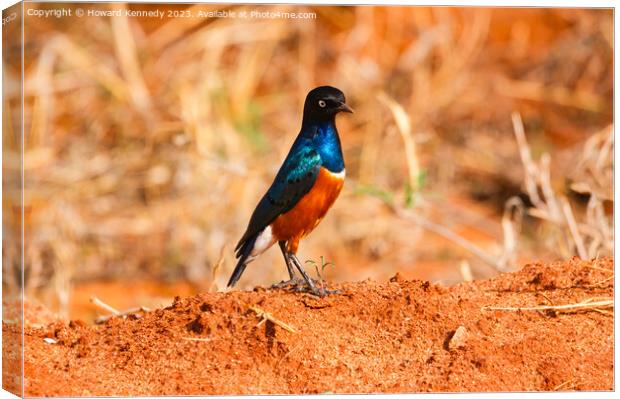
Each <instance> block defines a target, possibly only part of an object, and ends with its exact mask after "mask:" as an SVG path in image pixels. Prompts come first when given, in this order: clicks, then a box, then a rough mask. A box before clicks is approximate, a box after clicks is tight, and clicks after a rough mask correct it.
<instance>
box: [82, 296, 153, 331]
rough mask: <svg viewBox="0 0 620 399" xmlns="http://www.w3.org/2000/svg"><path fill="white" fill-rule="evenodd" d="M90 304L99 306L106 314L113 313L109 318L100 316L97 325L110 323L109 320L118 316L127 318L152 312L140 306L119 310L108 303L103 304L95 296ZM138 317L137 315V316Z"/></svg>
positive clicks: (96, 320)
mask: <svg viewBox="0 0 620 399" xmlns="http://www.w3.org/2000/svg"><path fill="white" fill-rule="evenodd" d="M90 302H91V303H92V304H93V305H95V306H97V307H98V308H101V309H103V310H105V311H106V312H109V313H111V315H108V316H99V317H97V318H96V319H95V324H101V323H105V322H106V321H108V320H109V319H111V318H112V317H116V316H120V317H125V316H128V315H135V314H136V313H140V312H150V311H151V309H149V308H147V307H146V306H140V307H137V308H131V309H127V310H123V311H120V310H117V309H116V308H114V307H112V306H110V305H108V304H107V303H105V302H103V301H102V300H101V299H99V298H97V297H95V296H93V297H91V298H90ZM136 316H137V315H136Z"/></svg>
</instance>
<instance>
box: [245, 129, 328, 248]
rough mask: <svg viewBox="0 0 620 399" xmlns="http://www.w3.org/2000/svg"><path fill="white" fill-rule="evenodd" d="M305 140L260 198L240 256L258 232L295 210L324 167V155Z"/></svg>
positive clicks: (299, 143)
mask: <svg viewBox="0 0 620 399" xmlns="http://www.w3.org/2000/svg"><path fill="white" fill-rule="evenodd" d="M303 144H304V143H303V141H300V142H295V145H293V148H292V149H291V151H290V152H289V154H288V156H287V157H286V159H285V161H284V163H283V164H282V167H281V168H280V170H279V171H278V174H277V175H276V177H275V179H274V181H273V183H272V184H271V187H269V190H267V193H266V194H265V195H264V196H263V198H262V199H261V200H260V202H259V203H258V205H257V206H256V209H255V210H254V213H252V217H251V218H250V222H249V224H248V228H247V230H246V232H245V234H244V235H243V237H241V240H239V243H238V244H237V246H236V247H235V251H237V253H236V255H237V258H240V257H242V256H243V252H244V251H243V248H244V244H245V243H246V242H248V241H249V239H250V238H253V240H256V236H257V235H258V234H259V233H260V232H261V231H262V230H263V229H264V228H265V227H267V226H268V225H269V224H271V222H273V221H274V220H275V219H276V218H277V217H278V216H279V215H281V214H282V213H286V212H288V211H289V210H291V209H292V208H293V207H294V206H295V205H296V204H297V202H299V200H300V199H301V197H303V196H304V195H306V194H307V193H308V192H309V191H310V189H312V186H314V183H315V181H316V179H317V176H318V175H319V171H320V170H321V164H322V162H321V156H320V155H319V153H318V152H317V151H316V150H314V149H313V148H312V147H309V146H304V145H303Z"/></svg>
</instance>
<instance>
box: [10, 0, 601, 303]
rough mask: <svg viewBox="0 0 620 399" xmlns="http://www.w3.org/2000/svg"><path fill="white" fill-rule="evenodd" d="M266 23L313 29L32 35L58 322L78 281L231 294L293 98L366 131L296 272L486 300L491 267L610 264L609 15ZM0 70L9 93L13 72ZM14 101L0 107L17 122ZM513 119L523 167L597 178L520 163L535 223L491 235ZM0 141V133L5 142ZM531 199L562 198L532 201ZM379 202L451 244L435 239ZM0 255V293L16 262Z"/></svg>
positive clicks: (36, 243)
mask: <svg viewBox="0 0 620 399" xmlns="http://www.w3.org/2000/svg"><path fill="white" fill-rule="evenodd" d="M117 6H121V5H115V6H113V7H117ZM28 7H52V5H45V4H34V3H30V4H29V5H28ZM97 7H106V6H105V5H98V6H97ZM111 7H112V6H111ZM130 7H137V8H139V7H148V6H145V5H132V6H130ZM183 7H186V6H183V5H177V6H170V8H183ZM222 7H223V6H217V5H213V6H208V5H194V6H189V8H190V9H191V10H193V11H197V10H198V9H207V8H208V9H211V10H214V9H221V8H222ZM253 7H255V6H246V5H238V6H235V7H233V8H235V9H237V10H238V11H239V10H241V9H250V8H253ZM227 8H228V7H227ZM267 8H270V9H279V10H289V9H299V10H305V11H314V12H316V13H317V18H316V19H315V20H305V21H295V23H291V21H287V20H254V19H246V20H243V19H212V20H204V19H198V18H195V19H193V18H189V19H182V18H179V19H167V20H164V21H161V22H154V21H152V20H143V19H125V18H114V19H105V18H92V19H89V20H88V24H83V23H80V24H77V23H76V24H72V23H67V22H66V21H61V20H55V19H46V20H41V19H37V20H36V24H35V23H34V22H35V21H34V20H27V21H26V27H27V32H28V34H27V36H26V41H27V43H26V49H27V52H26V54H25V85H24V89H25V92H24V94H25V104H26V109H25V110H24V111H25V120H26V125H25V126H24V132H25V134H26V148H25V154H24V164H25V174H26V182H25V185H26V191H25V193H24V197H25V198H24V199H25V228H26V239H27V245H26V253H25V264H26V268H27V280H26V287H27V292H29V293H39V294H40V295H42V296H43V297H44V298H45V301H46V303H48V305H50V306H52V305H53V306H55V307H56V308H57V309H60V310H64V311H65V312H66V311H67V307H68V303H69V302H70V300H71V292H72V289H73V285H74V284H75V283H76V282H79V281H80V280H88V279H103V278H115V279H127V280H128V281H132V282H135V281H139V279H140V278H142V277H144V276H156V277H158V278H161V279H162V281H165V280H166V279H173V278H185V279H189V280H191V281H193V282H194V283H195V284H196V285H197V286H198V287H200V289H205V290H206V289H211V290H214V289H217V288H218V287H223V286H224V283H225V279H226V278H227V277H228V274H229V273H230V271H231V269H232V267H233V257H232V253H231V251H230V248H232V246H234V243H235V242H236V240H237V239H238V237H239V236H240V234H241V233H242V231H243V229H244V228H245V224H246V223H247V219H248V217H249V215H250V213H251V211H252V209H253V207H254V205H255V204H256V202H257V200H258V199H259V197H260V195H261V194H262V192H263V191H264V190H265V188H266V187H267V186H268V184H269V183H270V181H271V179H272V177H273V175H274V173H275V171H276V170H277V167H278V165H279V164H280V162H281V160H282V159H283V157H284V156H285V154H286V152H287V150H288V148H289V146H290V144H291V142H292V140H293V137H294V135H295V133H296V132H297V129H298V127H299V123H300V112H301V106H302V102H303V98H304V95H305V93H306V92H307V91H308V89H309V88H311V87H313V86H315V85H318V84H324V83H330V84H333V85H335V86H338V87H340V88H341V89H343V91H344V92H345V93H346V94H347V97H348V99H349V101H350V102H351V103H352V106H353V108H355V110H356V113H355V114H354V115H353V117H350V118H342V119H341V120H339V122H338V123H339V129H340V131H341V134H342V142H343V146H344V152H345V158H346V161H347V177H348V181H347V184H346V185H345V190H344V192H343V194H342V196H341V198H340V199H339V201H338V202H337V203H336V205H335V207H334V209H333V210H332V211H331V212H330V216H329V217H328V218H326V219H325V221H324V222H323V223H322V225H321V226H320V227H319V229H318V230H317V231H316V232H315V233H314V234H313V235H312V236H310V238H309V239H308V240H306V241H305V242H304V244H303V246H302V253H301V255H302V257H305V258H315V259H316V258H318V257H319V255H324V256H325V258H327V259H330V260H333V261H334V263H335V264H336V266H337V267H336V268H330V270H329V271H328V276H326V277H327V278H328V279H336V280H358V279H362V278H365V277H377V278H386V277H387V276H389V275H392V274H394V272H395V271H396V270H401V271H403V270H405V271H408V273H409V275H413V276H421V277H424V278H433V279H436V280H445V281H448V282H450V281H452V282H454V281H458V280H459V279H461V278H462V277H461V273H460V268H459V264H461V261H462V260H463V259H467V260H468V261H469V265H470V269H471V274H472V275H473V278H476V277H478V276H481V275H484V274H485V273H487V274H488V273H490V271H489V268H488V267H487V266H484V265H485V264H490V265H493V268H492V270H493V271H492V272H496V271H495V269H499V270H507V269H510V268H511V267H514V265H516V264H517V262H518V261H519V260H522V259H524V258H529V259H531V258H550V257H556V256H568V255H569V254H572V253H579V254H580V255H582V256H584V257H588V256H593V255H596V254H600V255H603V254H604V253H606V251H608V250H609V248H611V246H610V245H611V243H612V242H613V231H612V230H613V229H612V228H611V224H610V223H609V221H610V217H611V216H610V213H609V211H608V210H607V211H606V207H608V205H609V201H610V200H611V199H612V197H611V194H610V192H611V191H610V188H611V174H610V171H612V170H613V169H612V166H613V165H612V162H613V161H612V157H611V154H612V152H613V135H612V134H611V133H609V132H611V131H612V129H611V127H610V123H611V115H612V113H611V101H612V70H611V60H612V55H613V53H612V52H613V45H612V42H611V37H612V35H611V32H612V25H611V21H612V14H611V12H609V11H605V10H562V9H554V10H535V9H528V10H526V9H520V10H502V9H496V10H490V9H451V8H435V9H432V8H418V7H410V8H404V7H385V8H373V7H347V8H344V7H315V8H312V7H307V6H300V7H295V6H268V7H267ZM6 65H7V66H6V67H5V73H6V74H7V77H8V78H9V79H10V78H13V79H15V78H16V76H17V71H18V70H17V69H16V66H15V65H14V64H12V63H11V62H10V61H9V62H8V63H7V64H6ZM18 88H19V86H15V85H8V86H7V89H6V93H5V94H6V98H7V100H6V101H5V110H8V111H9V112H11V113H14V112H15V111H16V108H15V107H14V104H15V98H16V96H17V95H18V93H19V92H18ZM515 110H516V111H518V112H519V114H520V115H523V119H524V123H525V127H524V128H523V131H525V130H527V134H528V140H531V143H533V144H531V145H532V148H533V149H532V150H531V152H534V153H536V154H537V153H539V152H541V151H542V150H541V149H544V150H545V151H544V152H550V153H551V154H552V155H554V156H555V154H556V152H557V151H559V149H560V148H567V147H570V148H581V146H578V145H576V144H579V143H582V142H583V141H584V140H589V141H587V143H588V144H586V149H585V151H584V154H583V157H582V162H581V163H580V164H579V165H580V166H579V168H577V169H578V170H581V171H582V172H584V173H586V172H587V173H586V174H587V175H588V176H590V177H591V178H589V180H588V179H586V180H584V179H581V178H578V177H579V176H573V175H572V173H574V172H575V173H576V171H575V168H574V166H575V163H573V164H571V163H567V164H565V165H564V166H558V167H557V168H553V169H552V171H553V173H550V171H551V169H550V160H551V157H550V156H543V157H541V162H540V164H539V165H538V166H537V167H538V170H537V173H538V175H537V176H538V177H540V178H543V181H536V180H534V182H532V181H531V179H532V174H531V173H530V172H532V170H531V165H532V164H534V161H533V156H531V155H530V157H529V158H528V159H527V162H528V164H527V165H526V166H527V168H529V169H527V173H526V179H529V180H526V182H528V185H527V186H526V187H525V188H526V191H525V192H526V194H527V196H528V197H530V199H531V201H532V202H533V205H534V206H533V207H525V206H524V205H522V204H520V203H519V202H517V201H510V202H508V204H506V206H505V210H504V213H503V215H502V212H501V211H499V212H494V210H496V209H497V210H499V209H503V208H504V204H505V203H506V199H508V198H510V197H511V196H513V195H518V194H520V193H521V189H520V181H521V179H522V175H521V174H520V172H519V171H520V161H519V153H518V152H517V151H516V150H515V146H514V142H513V140H512V137H511V135H510V130H511V129H510V126H509V125H508V124H507V121H508V120H510V114H511V112H513V111H515ZM5 120H7V121H9V122H5V131H8V130H10V129H13V130H15V129H16V126H13V125H10V126H9V125H6V124H10V121H11V120H14V118H6V119H5ZM517 127H518V126H517ZM598 132H601V133H598ZM603 132H606V133H603ZM523 137H524V136H523ZM4 145H5V147H4V148H5V155H7V157H6V158H5V159H19V157H17V158H16V157H15V153H12V152H11V148H12V149H15V148H16V143H15V142H13V141H11V136H10V135H7V134H5V136H4ZM519 148H520V149H521V151H524V149H525V146H524V143H523V142H521V143H520V146H519ZM522 155H523V153H522ZM11 157H13V158H11ZM521 159H522V160H523V157H521ZM530 161H531V162H530ZM5 167H7V168H10V167H11V165H10V162H9V164H7V165H6V166H5ZM569 175H570V176H572V178H574V180H573V185H572V186H571V187H572V188H573V189H574V190H576V191H578V192H581V193H585V194H584V195H586V196H587V197H588V198H589V199H588V205H587V206H586V207H585V209H584V210H581V209H578V208H577V207H575V206H570V205H567V204H568V203H567V202H564V200H562V199H560V197H559V195H560V194H559V193H558V191H563V190H558V184H559V183H558V182H560V181H561V179H562V178H563V177H564V176H569ZM554 179H555V180H554ZM9 180H10V176H9ZM584 182H586V183H587V186H586V185H584V184H583V183H584ZM531 184H534V185H537V187H539V188H540V187H541V186H540V185H541V184H542V185H543V186H544V187H543V188H545V190H547V189H549V188H551V189H552V190H553V195H552V196H550V197H549V196H547V194H550V193H548V192H542V194H540V193H539V194H537V195H538V197H537V196H536V195H534V193H535V192H536V193H538V191H537V190H538V188H536V189H535V188H534V187H532V186H531ZM530 194H532V195H534V196H533V197H532V196H531V195H530ZM541 195H542V196H541ZM373 197H380V198H381V199H382V201H377V200H376V199H375V198H373ZM5 198H8V199H9V200H8V202H7V200H5V203H4V209H5V215H9V216H10V215H12V214H15V215H19V213H18V212H17V213H15V209H17V208H15V204H16V203H15V201H13V202H11V200H10V199H11V198H13V199H15V198H19V196H18V195H17V196H16V191H15V190H10V189H9V190H7V191H6V192H5ZM522 198H523V196H522ZM382 202H383V203H385V202H389V203H392V204H394V205H396V206H398V208H399V209H400V208H402V209H404V210H406V213H407V214H408V215H414V217H415V218H417V219H416V220H425V221H428V222H429V223H427V224H426V225H427V226H428V225H431V226H440V229H441V228H443V229H444V230H442V231H444V232H447V235H448V236H450V237H453V238H454V237H458V238H456V241H459V242H457V243H456V245H455V240H454V239H448V240H445V239H444V238H437V236H435V235H428V234H425V233H424V232H425V230H424V228H423V226H420V225H419V224H417V223H411V221H410V220H408V217H407V218H404V217H403V214H399V213H394V212H392V211H390V209H386V207H385V206H383V205H382ZM524 209H527V212H525V213H524ZM543 211H544V212H543ZM522 214H523V215H522ZM528 215H531V216H534V217H535V218H538V219H544V220H545V221H547V220H550V221H552V224H555V225H558V223H559V221H562V222H561V224H562V227H560V228H559V229H560V230H561V231H560V232H557V231H550V230H548V229H546V228H543V229H539V227H538V225H536V224H535V223H534V224H533V223H532V219H531V218H529V216H528ZM521 216H523V218H524V220H523V223H522V224H521V222H520V221H521ZM7 217H8V216H7ZM6 220H9V219H6ZM8 223H9V225H13V226H14V225H15V223H14V222H10V220H9V222H8ZM437 230H438V229H435V233H437V232H438V231H437ZM566 232H568V235H567V233H566ZM440 236H443V237H446V234H443V235H441V234H440ZM481 236H483V237H490V239H481V238H480V237H481ZM556 242H562V243H563V244H562V245H559V246H556V245H554V243H556ZM7 243H8V242H7V241H5V246H4V248H5V250H4V253H3V256H4V262H3V265H5V266H4V267H5V273H6V274H5V275H10V273H13V272H14V271H15V268H16V266H19V261H18V257H19V252H18V251H17V252H16V251H15V250H13V249H12V247H11V245H10V243H8V245H7ZM463 244H464V245H463ZM548 244H551V245H548ZM463 246H465V247H466V248H465V249H463V248H462V247H463ZM223 248H228V249H227V250H223ZM472 253H474V254H475V256H472ZM480 259H482V262H481V261H480ZM437 264H441V265H443V266H442V268H440V269H438V271H437V273H436V274H433V273H435V272H434V271H433V270H434V268H435V267H436V266H435V265H437ZM284 273H285V268H284V267H283V265H282V262H281V259H280V255H279V254H278V253H277V251H271V252H268V253H267V254H265V256H264V257H263V258H261V259H260V260H258V261H256V263H255V264H253V265H252V267H250V268H248V271H247V275H246V276H244V280H243V281H242V282H241V283H242V285H241V288H243V287H250V286H252V285H253V284H255V283H265V284H266V283H269V282H273V281H276V280H279V279H280V277H283V276H284ZM441 273H442V274H441ZM439 274H441V275H439ZM444 276H445V277H444ZM450 276H452V277H450ZM470 277H471V276H470ZM468 278H469V277H468ZM13 280H14V281H17V279H16V278H14V279H13Z"/></svg>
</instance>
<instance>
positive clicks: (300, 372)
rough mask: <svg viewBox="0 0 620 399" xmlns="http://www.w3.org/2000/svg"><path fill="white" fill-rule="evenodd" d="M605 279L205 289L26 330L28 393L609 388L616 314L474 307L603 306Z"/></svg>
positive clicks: (543, 271)
mask: <svg viewBox="0 0 620 399" xmlns="http://www.w3.org/2000/svg"><path fill="white" fill-rule="evenodd" d="M604 269H608V270H604ZM612 273H613V263H612V261H611V260H599V261H597V262H582V261H579V260H571V261H567V262H563V263H555V264H550V265H542V264H531V265H527V266H525V267H524V269H523V270H521V271H519V272H517V273H510V274H503V275H501V276H499V277H497V278H495V279H492V280H487V281H477V282H472V283H464V284H460V285H457V286H454V287H450V288H443V287H440V286H436V285H433V284H430V283H428V282H423V281H403V280H402V279H401V278H399V276H398V275H397V276H395V277H394V278H393V279H392V280H391V281H390V282H388V283H382V284H379V283H375V282H362V283H350V284H343V285H342V286H340V287H338V288H340V289H342V290H343V294H342V295H337V296H330V297H327V298H323V299H319V298H315V297H311V296H309V295H306V294H295V293H289V292H285V291H271V290H264V289H256V290H255V291H254V292H230V293H216V294H202V295H198V296H195V297H190V298H184V299H177V300H176V301H175V303H174V304H173V305H172V306H170V307H168V308H166V309H160V310H155V311H152V312H149V313H146V314H144V315H141V316H140V317H131V316H130V317H127V318H121V317H115V318H112V319H110V320H109V321H107V322H106V323H105V324H102V325H97V326H92V325H85V324H84V323H81V322H71V323H70V324H68V325H67V324H66V323H60V322H56V323H52V324H50V325H48V326H46V327H43V328H33V327H26V341H25V342H26V358H25V374H26V395H28V396H53V395H62V396H75V395H106V396H111V395H172V394H176V395H179V394H186V395H187V394H203V395H204V394H258V393H261V394H287V393H296V394H300V393H320V392H334V393H339V392H359V393H370V392H418V391H529V390H554V389H558V390H573V389H576V390H612V389H613V344H614V341H613V317H612V316H611V312H612V309H611V308H604V309H603V308H598V309H592V308H588V309H573V310H572V311H554V310H546V311H531V310H522V311H505V310H501V311H500V310H486V309H483V307H485V306H501V307H526V306H530V307H531V306H538V305H551V304H553V305H563V304H571V303H578V302H580V301H583V300H586V299H589V298H599V299H600V298H610V297H612V296H613V289H614V286H613V279H609V277H610V276H612ZM251 306H255V307H257V308H259V309H262V310H264V311H266V312H269V313H271V315H272V316H273V317H274V318H276V319H277V320H279V321H281V322H283V323H285V324H286V325H287V326H290V327H292V328H293V329H294V330H295V331H296V332H290V331H287V330H286V329H285V328H283V327H281V326H280V325H278V324H274V323H273V322H271V321H267V322H264V323H259V321H260V318H259V317H258V316H257V314H256V312H255V311H253V310H250V307H251ZM601 309H603V310H602V311H601ZM3 332H4V334H9V336H10V335H11V334H12V335H14V336H17V334H18V333H19V332H18V330H17V329H16V328H14V326H11V325H3ZM455 332H456V333H455ZM45 337H50V338H53V339H54V340H55V341H56V343H51V344H50V343H46V342H45V341H44V338H45ZM48 341H50V340H48ZM52 342H53V341H52Z"/></svg>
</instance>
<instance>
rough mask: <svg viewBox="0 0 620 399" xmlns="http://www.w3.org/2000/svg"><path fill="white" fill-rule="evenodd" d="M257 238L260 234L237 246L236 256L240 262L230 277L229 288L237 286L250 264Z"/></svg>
mask: <svg viewBox="0 0 620 399" xmlns="http://www.w3.org/2000/svg"><path fill="white" fill-rule="evenodd" d="M257 237H258V234H255V235H253V236H250V237H248V238H247V239H246V240H245V241H242V242H240V243H239V245H237V252H236V256H237V258H238V259H239V261H238V262H237V266H236V267H235V270H234V271H233V273H232V275H231V276H230V280H228V287H232V286H233V285H235V284H236V283H237V281H238V280H239V278H241V275H242V274H243V271H244V270H245V267H246V266H247V264H248V258H249V257H250V254H251V253H252V249H254V244H255V243H256V238H257Z"/></svg>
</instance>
